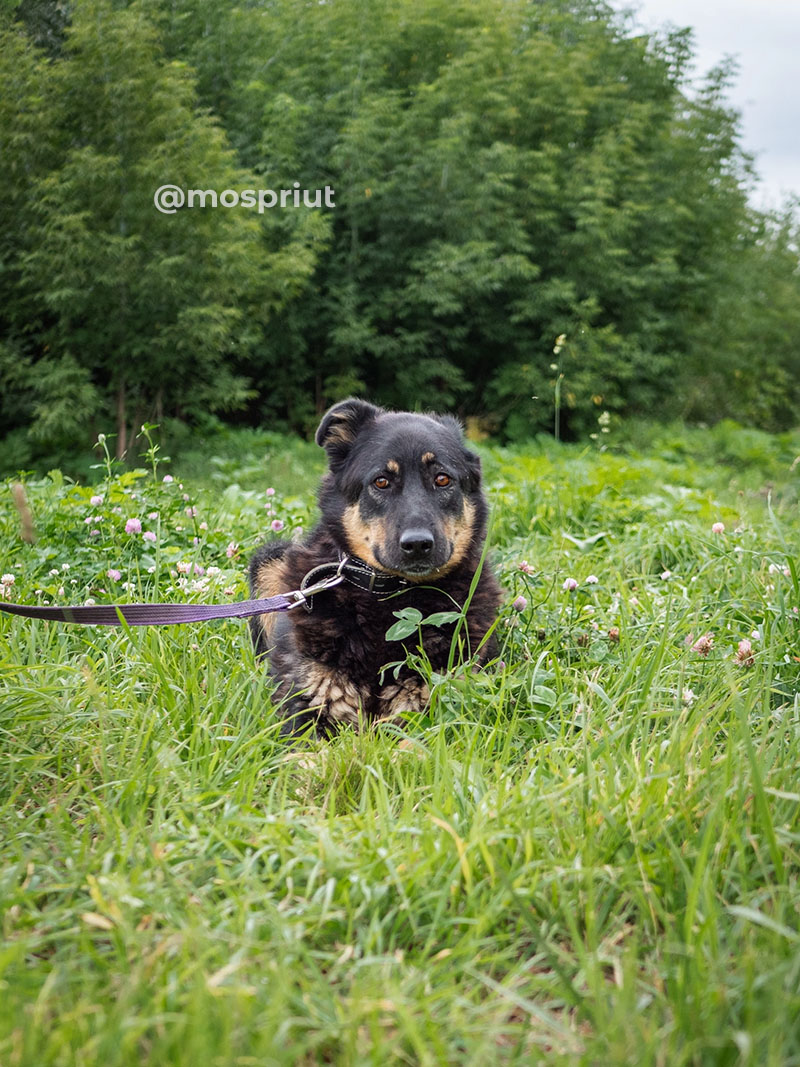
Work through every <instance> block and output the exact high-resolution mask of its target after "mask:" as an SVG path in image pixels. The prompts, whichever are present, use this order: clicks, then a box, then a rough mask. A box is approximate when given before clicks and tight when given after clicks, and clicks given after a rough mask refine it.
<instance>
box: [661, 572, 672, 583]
mask: <svg viewBox="0 0 800 1067" xmlns="http://www.w3.org/2000/svg"><path fill="white" fill-rule="evenodd" d="M671 577H672V571H662V572H661V581H662V582H666V581H667V580H668V579H669V578H671Z"/></svg>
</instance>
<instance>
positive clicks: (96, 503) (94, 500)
mask: <svg viewBox="0 0 800 1067" xmlns="http://www.w3.org/2000/svg"><path fill="white" fill-rule="evenodd" d="M89 503H90V504H91V505H92V507H93V508H99V507H100V505H101V504H102V503H103V498H102V497H101V496H93V497H90V498H89Z"/></svg>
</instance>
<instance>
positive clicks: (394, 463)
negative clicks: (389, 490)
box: [386, 459, 400, 474]
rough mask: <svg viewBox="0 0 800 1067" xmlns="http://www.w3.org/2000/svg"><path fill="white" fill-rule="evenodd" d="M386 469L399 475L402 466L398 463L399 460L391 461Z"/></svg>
mask: <svg viewBox="0 0 800 1067" xmlns="http://www.w3.org/2000/svg"><path fill="white" fill-rule="evenodd" d="M386 469H387V471H391V472H392V474H399V473H400V464H399V463H398V462H397V460H395V459H390V460H389V462H388V463H387V464H386Z"/></svg>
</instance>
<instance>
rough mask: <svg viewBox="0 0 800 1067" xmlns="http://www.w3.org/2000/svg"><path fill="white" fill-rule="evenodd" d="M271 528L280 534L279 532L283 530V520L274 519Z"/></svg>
mask: <svg viewBox="0 0 800 1067" xmlns="http://www.w3.org/2000/svg"><path fill="white" fill-rule="evenodd" d="M271 526H272V529H273V530H274V531H275V533H278V531H279V530H282V529H283V520H282V519H273V520H272V523H271Z"/></svg>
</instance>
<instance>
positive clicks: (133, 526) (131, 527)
mask: <svg viewBox="0 0 800 1067" xmlns="http://www.w3.org/2000/svg"><path fill="white" fill-rule="evenodd" d="M141 532H142V524H141V522H140V520H139V519H128V521H127V522H126V523H125V533H141Z"/></svg>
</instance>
